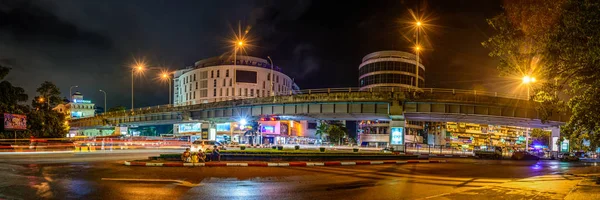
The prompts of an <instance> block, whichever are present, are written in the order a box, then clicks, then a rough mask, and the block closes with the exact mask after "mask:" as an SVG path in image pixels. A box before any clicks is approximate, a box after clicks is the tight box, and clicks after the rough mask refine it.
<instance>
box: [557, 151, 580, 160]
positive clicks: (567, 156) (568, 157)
mask: <svg viewBox="0 0 600 200" xmlns="http://www.w3.org/2000/svg"><path fill="white" fill-rule="evenodd" d="M560 161H563V162H576V161H579V157H577V156H575V155H574V154H570V153H564V154H562V155H561V157H560Z"/></svg>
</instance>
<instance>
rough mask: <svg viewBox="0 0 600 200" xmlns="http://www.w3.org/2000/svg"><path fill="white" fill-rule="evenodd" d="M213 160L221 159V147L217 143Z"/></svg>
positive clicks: (213, 152)
mask: <svg viewBox="0 0 600 200" xmlns="http://www.w3.org/2000/svg"><path fill="white" fill-rule="evenodd" d="M212 160H213V161H221V152H219V147H217V145H215V146H214V147H213V151H212Z"/></svg>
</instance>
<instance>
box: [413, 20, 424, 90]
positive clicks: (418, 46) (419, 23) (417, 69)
mask: <svg viewBox="0 0 600 200" xmlns="http://www.w3.org/2000/svg"><path fill="white" fill-rule="evenodd" d="M415 24H416V26H417V34H416V37H417V39H416V43H417V44H416V47H415V52H416V56H417V58H416V61H417V64H416V66H417V68H416V73H415V74H416V77H415V80H416V82H415V86H416V87H417V88H419V52H420V51H421V47H420V44H419V33H420V31H421V26H422V25H423V24H422V23H421V21H417V22H416V23H415Z"/></svg>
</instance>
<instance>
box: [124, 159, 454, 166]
mask: <svg viewBox="0 0 600 200" xmlns="http://www.w3.org/2000/svg"><path fill="white" fill-rule="evenodd" d="M445 162H446V160H400V161H356V162H340V161H331V162H287V163H267V162H250V163H227V162H207V163H182V162H167V163H151V162H136V161H125V163H124V164H125V165H126V166H145V167H313V166H352V165H382V164H407V163H445Z"/></svg>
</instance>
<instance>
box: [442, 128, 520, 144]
mask: <svg viewBox="0 0 600 200" xmlns="http://www.w3.org/2000/svg"><path fill="white" fill-rule="evenodd" d="M528 131H529V130H528V128H525V127H516V126H497V125H488V124H474V123H456V122H447V123H445V131H444V132H445V135H444V136H445V137H444V139H445V143H446V146H451V147H460V148H462V149H473V148H474V147H480V146H500V147H505V148H508V149H513V150H520V149H525V148H526V141H527V138H526V137H527V132H528ZM442 134H443V133H442Z"/></svg>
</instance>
